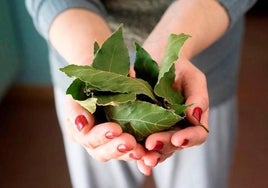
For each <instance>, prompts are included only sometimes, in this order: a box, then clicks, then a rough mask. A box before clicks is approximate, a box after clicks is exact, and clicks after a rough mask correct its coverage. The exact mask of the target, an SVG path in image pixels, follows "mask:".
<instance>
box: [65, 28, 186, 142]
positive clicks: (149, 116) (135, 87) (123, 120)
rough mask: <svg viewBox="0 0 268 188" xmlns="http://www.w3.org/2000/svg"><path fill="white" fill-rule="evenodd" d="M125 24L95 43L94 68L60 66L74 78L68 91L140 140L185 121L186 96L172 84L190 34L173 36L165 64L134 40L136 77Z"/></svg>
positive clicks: (79, 101) (94, 111)
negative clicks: (133, 71)
mask: <svg viewBox="0 0 268 188" xmlns="http://www.w3.org/2000/svg"><path fill="white" fill-rule="evenodd" d="M122 31H123V29H122V26H120V27H119V28H118V29H117V30H116V31H115V32H114V33H113V34H112V35H111V36H110V37H109V38H108V39H107V40H106V41H105V42H104V43H103V45H102V46H101V47H100V46H99V45H98V44H97V43H95V44H94V59H93V62H92V64H91V65H90V66H78V65H73V64H71V65H68V66H66V67H63V68H61V69H60V70H61V71H62V72H64V73H65V74H66V75H67V76H69V77H74V78H75V79H74V81H73V82H72V83H71V85H70V86H69V88H68V89H67V91H66V94H70V95H71V96H72V97H73V99H74V100H76V101H77V102H78V103H80V104H81V105H82V106H83V107H84V108H85V109H87V110H88V111H89V112H90V113H92V114H94V113H95V114H96V116H97V113H99V112H100V113H101V114H102V115H104V117H102V121H112V122H116V123H118V124H119V125H120V126H121V127H122V129H123V131H124V132H128V133H130V134H132V135H133V136H134V137H135V138H136V139H137V141H142V140H144V139H145V138H146V137H147V136H148V135H150V134H152V133H155V132H159V131H164V130H168V129H171V128H172V127H173V126H174V125H176V124H177V123H178V122H179V121H181V120H182V119H184V117H185V113H184V112H185V110H186V108H187V106H185V105H184V98H183V96H182V95H181V94H180V93H179V92H178V91H177V90H175V89H174V88H173V87H172V86H173V83H174V79H175V66H174V62H176V61H177V60H178V58H179V52H180V49H181V48H182V46H183V44H184V42H185V41H186V40H187V39H188V38H189V37H190V36H189V35H186V34H179V35H175V34H171V35H170V36H169V38H168V42H167V47H166V49H165V53H164V57H163V59H162V65H161V67H160V68H159V66H158V65H157V63H156V62H155V61H154V60H153V59H152V58H151V56H150V55H149V54H148V53H147V52H146V51H145V50H144V49H143V48H142V47H141V46H140V45H139V44H138V43H135V49H136V58H135V63H134V70H135V73H136V77H135V78H133V77H130V76H129V71H130V58H129V52H128V49H127V48H126V46H125V43H124V38H123V32H122Z"/></svg>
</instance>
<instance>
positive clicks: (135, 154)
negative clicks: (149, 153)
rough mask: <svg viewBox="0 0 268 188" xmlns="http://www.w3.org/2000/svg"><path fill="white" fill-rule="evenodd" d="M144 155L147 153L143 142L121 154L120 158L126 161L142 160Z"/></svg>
mask: <svg viewBox="0 0 268 188" xmlns="http://www.w3.org/2000/svg"><path fill="white" fill-rule="evenodd" d="M144 155H145V148H144V147H143V146H142V145H141V144H137V145H136V148H134V149H133V150H131V151H130V152H128V153H126V154H124V155H122V156H120V157H119V158H118V159H119V160H124V161H133V160H136V161H137V160H141V159H142V157H143V156H144Z"/></svg>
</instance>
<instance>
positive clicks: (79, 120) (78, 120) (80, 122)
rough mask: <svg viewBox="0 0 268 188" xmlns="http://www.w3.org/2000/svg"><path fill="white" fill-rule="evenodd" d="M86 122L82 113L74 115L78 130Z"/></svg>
mask: <svg viewBox="0 0 268 188" xmlns="http://www.w3.org/2000/svg"><path fill="white" fill-rule="evenodd" d="M87 124H88V121H87V119H86V117H85V116H84V115H79V116H77V117H76V119H75V125H76V128H77V129H78V130H79V131H81V130H82V129H83V128H84V127H85V126H86V125H87Z"/></svg>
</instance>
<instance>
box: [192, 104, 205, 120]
mask: <svg viewBox="0 0 268 188" xmlns="http://www.w3.org/2000/svg"><path fill="white" fill-rule="evenodd" d="M202 113H203V111H202V109H201V108H200V107H196V108H195V109H194V111H193V116H194V118H195V119H197V121H198V122H200V120H201V115H202Z"/></svg>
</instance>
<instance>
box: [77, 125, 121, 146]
mask: <svg viewBox="0 0 268 188" xmlns="http://www.w3.org/2000/svg"><path fill="white" fill-rule="evenodd" d="M121 134H122V128H121V127H120V126H119V125H118V124H116V123H113V122H107V123H102V124H98V125H95V126H94V127H92V128H91V130H90V131H89V132H88V133H87V134H86V135H84V136H83V137H82V138H81V141H82V142H83V145H84V146H85V147H88V148H96V147H99V146H101V145H103V144H106V143H108V142H110V141H111V140H112V139H114V138H116V137H118V136H120V135H121Z"/></svg>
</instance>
